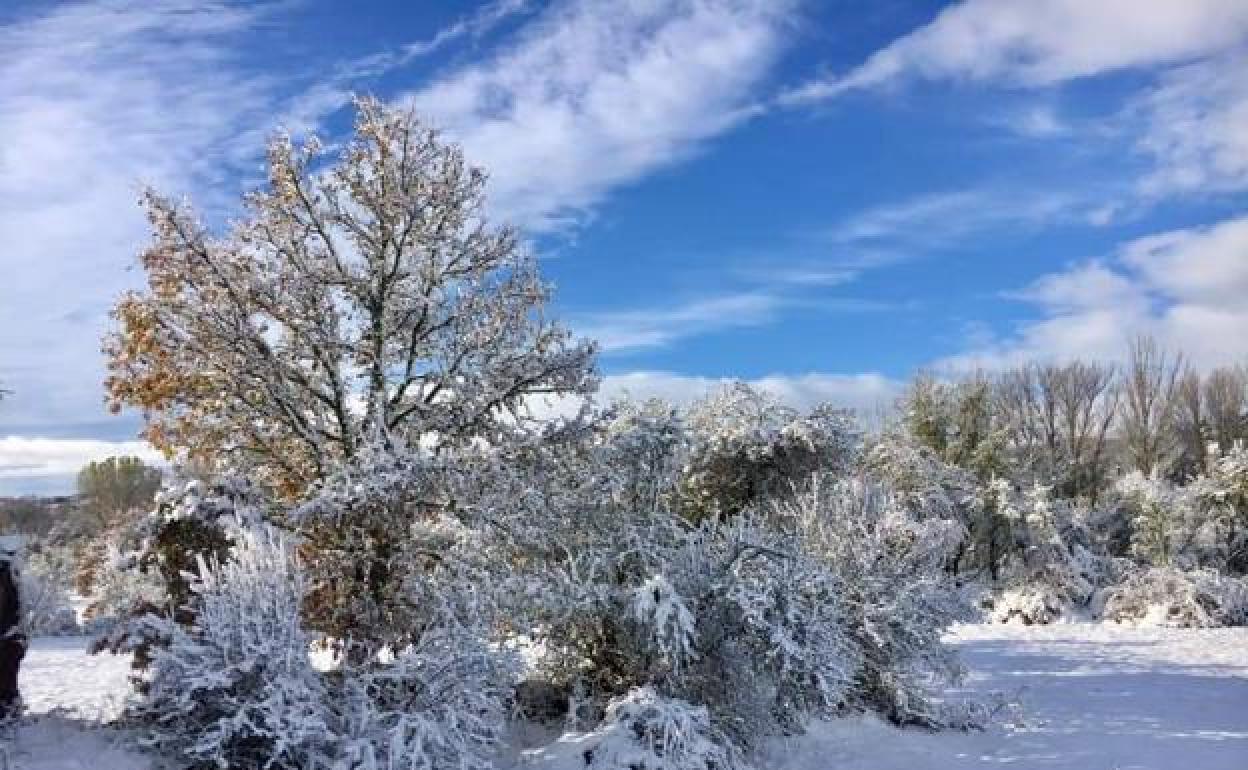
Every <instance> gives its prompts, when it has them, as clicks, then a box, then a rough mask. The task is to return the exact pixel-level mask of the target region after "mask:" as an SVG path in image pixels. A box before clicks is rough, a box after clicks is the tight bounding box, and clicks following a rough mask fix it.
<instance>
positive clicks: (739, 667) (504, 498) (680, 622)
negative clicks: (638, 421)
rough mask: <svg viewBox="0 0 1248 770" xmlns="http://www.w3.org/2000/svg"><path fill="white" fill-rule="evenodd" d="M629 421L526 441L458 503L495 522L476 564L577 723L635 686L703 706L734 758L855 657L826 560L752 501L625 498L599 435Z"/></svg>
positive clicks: (824, 706) (841, 674)
mask: <svg viewBox="0 0 1248 770" xmlns="http://www.w3.org/2000/svg"><path fill="white" fill-rule="evenodd" d="M628 433H629V431H614V432H613V431H606V432H603V433H599V434H597V435H596V436H595V439H594V441H595V442H601V443H592V444H590V445H588V446H586V445H583V444H579V443H576V442H572V443H569V444H567V445H562V446H560V445H557V444H545V445H543V446H541V447H535V448H534V450H533V451H532V452H528V453H525V454H524V456H523V457H518V458H517V459H516V461H515V462H512V463H509V465H508V467H509V469H510V470H503V469H500V470H499V472H498V473H497V474H492V475H490V476H489V477H488V482H489V483H488V484H486V485H484V489H483V492H484V494H482V495H481V496H479V497H478V498H476V499H475V500H473V501H472V503H471V506H470V507H471V508H472V509H474V510H475V511H477V512H478V513H477V515H479V516H480V517H482V518H487V519H489V520H491V521H493V522H494V523H495V526H494V527H493V528H492V531H493V532H495V533H498V534H497V537H496V538H495V539H493V540H492V542H491V543H490V546H491V549H492V551H493V556H492V559H491V561H492V563H493V564H495V565H498V567H499V574H498V576H497V583H498V584H500V585H508V586H512V587H514V589H513V590H508V591H506V592H505V593H507V594H508V595H509V597H510V598H508V599H506V600H505V602H506V604H507V612H506V613H505V617H507V618H508V619H509V622H511V623H513V624H515V626H516V629H517V633H519V634H521V635H523V636H524V637H526V638H527V639H529V640H530V641H531V649H532V650H533V651H534V653H535V660H534V671H533V673H532V676H534V677H536V678H537V679H539V680H541V681H544V682H546V683H548V684H549V685H551V686H553V687H554V688H557V689H558V690H561V691H562V692H564V693H566V694H567V695H568V696H569V698H570V700H572V701H574V704H573V706H572V713H571V714H570V719H571V721H572V722H573V723H574V724H575V726H576V727H578V728H581V729H585V728H590V727H592V726H593V725H595V724H596V723H597V722H598V721H599V720H600V719H602V718H603V717H604V715H605V710H606V707H607V704H608V703H609V702H610V701H611V700H612V699H614V698H618V697H621V696H624V695H626V694H627V693H629V692H630V691H633V690H637V689H639V688H645V687H649V688H651V689H652V690H653V692H655V693H656V694H657V695H658V696H660V697H662V698H669V699H676V700H680V701H684V702H686V703H689V704H691V705H692V706H693V707H695V708H696V707H704V708H705V709H706V712H707V714H708V718H709V720H710V725H711V727H712V731H713V734H714V735H715V736H718V737H716V738H715V740H718V741H721V742H722V743H721V745H722V747H723V748H724V750H725V751H735V752H739V753H741V754H743V755H744V754H748V753H749V752H750V751H751V749H752V748H754V747H755V746H757V745H758V743H759V742H760V741H762V740H763V739H765V738H766V737H767V736H768V735H774V734H777V733H784V732H792V731H796V730H799V729H800V728H801V726H802V724H803V722H804V721H805V720H806V719H807V718H809V717H811V716H814V715H818V714H821V713H822V714H827V713H831V712H832V710H834V709H835V708H836V707H837V706H839V705H840V704H841V703H842V702H843V701H844V699H845V689H846V687H847V685H848V682H849V677H850V675H851V673H852V671H853V670H854V669H855V668H856V663H855V661H854V660H853V657H854V650H853V647H852V645H851V644H849V642H848V639H847V637H846V635H845V633H844V623H843V621H842V610H841V604H840V599H839V595H840V593H841V591H840V587H839V584H838V582H837V578H836V574H835V572H834V571H833V570H832V568H831V567H830V566H829V565H828V564H826V563H825V562H824V561H822V560H821V559H818V558H815V557H813V556H812V555H811V554H810V553H808V552H807V550H806V549H805V547H804V545H803V543H802V542H801V541H800V540H799V539H798V538H797V536H796V534H795V533H794V532H791V531H790V532H786V531H783V530H782V529H780V528H778V527H777V526H775V525H774V524H773V523H771V522H769V521H767V520H766V518H765V517H763V516H761V515H759V514H756V513H751V512H742V513H740V514H738V515H736V516H732V517H725V518H708V519H704V520H703V521H702V522H701V523H700V524H697V525H693V524H691V523H690V522H689V521H688V520H687V519H686V518H685V517H683V516H682V515H680V514H679V513H675V512H672V511H669V510H667V509H665V508H663V507H661V506H657V507H643V508H639V509H633V508H630V507H629V506H628V503H630V502H631V501H633V500H636V499H638V496H637V495H635V494H632V492H631V490H633V489H635V488H636V486H635V484H634V481H633V478H634V472H633V470H631V466H629V465H628V464H621V463H619V462H616V461H615V458H617V457H618V454H619V451H620V450H619V448H618V447H614V446H612V445H611V442H612V441H614V440H615V437H617V436H626V438H627V440H628V441H629V442H634V441H635V439H636V438H637V437H636V436H635V435H631V436H630V435H627V434H628ZM604 437H605V438H604ZM621 468H622V469H623V470H621ZM621 474H622V475H624V476H625V478H623V479H620V478H619V475H621ZM643 497H644V495H643ZM649 499H651V500H660V501H661V500H664V499H668V498H667V495H666V494H657V495H652V496H650V497H649Z"/></svg>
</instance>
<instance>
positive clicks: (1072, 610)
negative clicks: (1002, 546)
mask: <svg viewBox="0 0 1248 770" xmlns="http://www.w3.org/2000/svg"><path fill="white" fill-rule="evenodd" d="M991 488H992V490H993V494H994V496H995V499H994V506H995V508H996V510H997V511H998V513H999V515H1001V516H1002V518H1003V519H1005V521H1006V522H1007V526H1006V528H1005V531H1007V532H1008V533H1009V540H1008V541H1007V542H1006V550H1005V551H1004V554H1003V557H1002V559H1001V561H1000V564H999V567H998V574H997V581H996V582H995V583H994V585H993V588H994V589H995V590H996V591H997V596H996V597H995V598H993V599H992V600H991V613H990V617H991V619H992V620H994V621H997V622H1002V623H1008V622H1014V621H1018V622H1021V623H1023V624H1026V625H1033V624H1045V623H1052V622H1054V621H1056V620H1058V619H1059V618H1062V617H1070V616H1071V615H1073V614H1078V613H1082V612H1083V611H1084V610H1085V609H1086V608H1087V606H1088V604H1089V602H1091V601H1092V599H1093V597H1094V595H1095V594H1096V592H1097V589H1098V588H1100V587H1102V586H1104V585H1106V584H1107V583H1108V582H1110V581H1111V580H1112V579H1113V578H1114V570H1113V563H1112V560H1111V559H1109V558H1108V556H1106V555H1104V554H1103V552H1102V551H1100V550H1099V549H1098V548H1097V547H1096V544H1095V543H1094V542H1093V538H1092V535H1091V533H1090V532H1089V530H1088V525H1087V514H1086V512H1085V511H1083V510H1082V509H1079V508H1078V507H1077V506H1076V505H1075V504H1074V503H1073V502H1072V501H1070V500H1066V499H1060V498H1059V499H1054V498H1053V496H1052V495H1051V491H1050V488H1049V487H1045V486H1040V485H1033V486H1032V487H1031V488H1030V489H1028V490H1026V491H1024V492H1022V493H1018V492H1015V491H1014V490H1013V489H1012V488H1011V487H1010V485H1008V484H1006V483H1004V482H1000V481H998V482H994V484H992V485H991Z"/></svg>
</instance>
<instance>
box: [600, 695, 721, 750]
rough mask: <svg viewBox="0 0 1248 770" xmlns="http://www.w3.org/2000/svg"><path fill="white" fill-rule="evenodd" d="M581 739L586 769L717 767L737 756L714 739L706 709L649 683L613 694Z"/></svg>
mask: <svg viewBox="0 0 1248 770" xmlns="http://www.w3.org/2000/svg"><path fill="white" fill-rule="evenodd" d="M587 743H588V748H586V749H584V751H583V753H582V757H583V759H584V761H585V767H586V768H588V769H589V770H617V768H630V770H723V769H724V768H730V767H733V766H734V764H735V763H736V762H737V760H738V758H737V757H735V756H733V754H732V753H731V751H730V750H729V749H728V748H726V747H725V746H724V745H723V744H722V742H721V741H718V740H716V739H715V730H714V728H713V727H712V726H711V720H710V717H709V715H708V714H707V711H706V708H704V707H701V706H694V705H692V704H690V703H686V702H685V701H682V700H677V699H674V698H665V697H663V696H662V695H659V694H658V693H657V692H655V691H654V689H653V688H650V687H640V688H638V689H635V690H630V691H629V692H627V693H625V694H624V695H621V696H620V697H618V698H613V699H612V700H611V701H610V703H608V704H607V708H606V714H605V715H604V717H603V720H602V725H601V726H600V727H599V728H598V729H596V730H595V731H594V732H593V733H591V735H590V736H589V740H588V741H587Z"/></svg>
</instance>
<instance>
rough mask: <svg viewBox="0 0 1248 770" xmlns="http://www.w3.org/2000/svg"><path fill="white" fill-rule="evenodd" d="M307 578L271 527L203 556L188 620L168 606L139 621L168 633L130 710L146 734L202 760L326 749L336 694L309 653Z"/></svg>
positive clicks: (293, 757)
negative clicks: (166, 611)
mask: <svg viewBox="0 0 1248 770" xmlns="http://www.w3.org/2000/svg"><path fill="white" fill-rule="evenodd" d="M305 588H306V580H305V578H304V577H303V576H302V574H301V573H300V570H299V567H298V564H297V562H296V560H295V558H294V555H293V553H292V550H291V548H290V546H289V544H288V543H287V542H286V541H285V540H284V538H282V537H281V536H280V535H278V534H277V533H275V532H273V531H259V532H250V531H249V532H246V533H240V534H239V535H237V536H236V542H235V544H234V547H233V548H232V551H231V554H230V558H229V560H228V561H224V562H222V561H220V560H218V559H216V558H213V557H209V559H205V558H203V557H202V556H201V557H200V558H199V564H198V567H197V570H196V572H195V573H194V577H193V578H192V579H191V580H190V581H189V590H190V593H191V595H192V596H193V600H192V604H191V606H192V607H193V617H194V620H193V621H192V622H191V623H190V624H189V626H188V625H184V624H183V623H180V622H178V621H177V620H175V619H174V618H173V617H172V616H169V615H155V614H151V615H147V616H145V617H144V618H143V621H142V622H143V623H144V624H146V625H147V627H148V630H149V635H150V636H151V637H154V638H158V639H161V640H162V643H161V644H159V645H155V646H154V647H153V649H152V652H151V654H150V662H149V663H148V666H147V669H146V671H145V672H144V674H143V681H144V685H145V686H144V687H143V695H142V697H140V698H139V699H138V700H137V701H136V702H135V705H134V706H133V707H132V709H131V714H130V716H131V717H132V718H133V719H135V720H138V721H140V722H141V723H143V724H144V725H145V726H146V742H147V743H148V744H149V745H151V746H153V747H155V748H158V749H163V750H166V751H170V752H171V753H177V754H179V755H181V756H184V757H186V758H187V759H189V760H191V762H192V763H194V764H196V765H200V766H204V767H211V766H217V767H264V768H292V769H293V768H302V767H315V766H317V762H318V761H321V760H323V759H327V758H328V757H329V752H330V741H331V739H332V736H331V734H330V729H331V726H332V724H331V723H332V716H331V714H330V709H331V708H332V702H331V701H330V697H329V692H328V687H327V685H326V682H325V681H323V679H322V675H321V674H320V673H319V672H317V671H316V670H315V669H313V667H312V664H311V661H310V660H309V657H308V651H309V648H310V645H311V643H312V641H313V640H312V637H310V636H309V635H308V634H307V633H306V632H305V631H304V629H303V627H302V624H301V622H300V618H299V605H300V602H301V601H302V599H303V594H304V590H305ZM322 766H328V765H327V764H326V763H322Z"/></svg>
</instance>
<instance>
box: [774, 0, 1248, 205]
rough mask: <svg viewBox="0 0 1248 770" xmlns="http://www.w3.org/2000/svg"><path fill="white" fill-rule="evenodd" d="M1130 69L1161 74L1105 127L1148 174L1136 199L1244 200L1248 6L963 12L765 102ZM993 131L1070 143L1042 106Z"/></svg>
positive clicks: (1218, 2) (967, 7)
mask: <svg viewBox="0 0 1248 770" xmlns="http://www.w3.org/2000/svg"><path fill="white" fill-rule="evenodd" d="M1129 69H1136V70H1146V71H1160V72H1161V75H1160V81H1159V82H1158V83H1156V84H1148V85H1145V86H1142V87H1141V88H1140V90H1139V95H1138V96H1137V98H1135V99H1134V100H1132V104H1131V105H1130V106H1129V107H1128V108H1127V109H1126V110H1125V111H1124V113H1123V114H1120V115H1116V116H1112V117H1113V119H1114V120H1115V121H1117V122H1119V123H1121V124H1123V125H1124V126H1125V127H1126V128H1125V129H1124V130H1125V132H1126V133H1127V134H1128V135H1135V136H1136V137H1138V141H1137V143H1136V149H1137V150H1138V151H1139V152H1141V153H1142V154H1143V155H1145V156H1147V157H1149V158H1150V159H1151V160H1152V161H1153V162H1154V163H1155V167H1154V168H1153V169H1152V170H1150V171H1148V172H1146V173H1145V174H1144V176H1143V178H1142V179H1141V180H1140V182H1139V185H1138V187H1139V190H1138V192H1140V193H1143V194H1144V195H1145V196H1146V197H1153V198H1155V197H1157V196H1161V195H1170V194H1176V193H1185V194H1186V193H1193V192H1196V193H1201V194H1208V193H1210V192H1221V191H1227V190H1244V189H1248V132H1245V131H1244V130H1243V126H1244V125H1245V124H1246V123H1248V3H1244V2H1241V1H1240V0H1150V2H1137V1H1136V0H1100V1H1099V2H1081V1H1080V0H1019V1H1017V2H1014V1H1007V2H1002V1H1001V0H963V2H960V3H957V4H956V5H953V6H950V7H949V8H947V9H945V10H944V11H942V12H941V13H940V14H939V15H937V16H936V18H935V19H933V20H932V21H931V22H930V23H929V24H926V25H924V26H922V27H920V28H919V29H917V30H915V31H913V32H911V33H910V34H907V35H905V36H903V37H901V38H899V39H897V40H895V41H894V42H892V43H891V44H889V45H887V46H885V47H884V48H882V49H880V50H878V51H876V52H875V53H873V54H872V55H871V56H870V57H868V58H867V60H866V61H864V62H863V63H862V64H861V65H859V66H858V67H855V68H853V69H851V70H849V71H848V72H845V73H843V74H840V75H832V76H826V77H819V78H815V79H813V80H811V81H808V82H806V83H803V84H801V85H799V86H796V87H794V88H791V89H789V90H787V91H785V92H783V93H782V94H781V95H780V96H779V97H778V98H777V99H776V100H775V101H776V103H777V104H779V105H781V106H785V107H802V106H808V105H812V104H819V103H821V102H825V101H828V100H830V99H834V98H837V97H839V96H841V95H842V94H844V93H846V92H849V91H856V90H863V89H878V88H885V87H890V86H894V85H897V84H899V83H904V82H906V81H911V80H940V81H950V82H972V83H982V84H991V85H997V86H1006V87H1011V88H1016V87H1022V88H1027V89H1033V90H1035V89H1044V88H1047V87H1051V86H1056V85H1059V84H1062V83H1065V82H1068V81H1072V80H1076V79H1079V78H1086V77H1094V76H1098V75H1105V74H1107V73H1113V72H1118V71H1122V70H1129ZM1003 122H1004V123H1005V124H1006V127H1007V128H1009V129H1010V130H1011V131H1013V132H1015V133H1018V134H1021V135H1024V136H1030V137H1032V138H1052V137H1055V136H1065V135H1068V134H1069V133H1070V129H1069V126H1068V125H1067V124H1066V123H1065V122H1063V121H1062V120H1060V118H1059V117H1058V115H1057V114H1056V113H1055V112H1054V111H1053V110H1052V107H1051V105H1049V104H1046V103H1044V102H1040V103H1037V104H1034V105H1032V106H1031V107H1029V108H1026V109H1023V110H1020V111H1016V112H1014V113H1011V114H1008V115H1007V116H1005V118H1004V120H1003Z"/></svg>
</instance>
